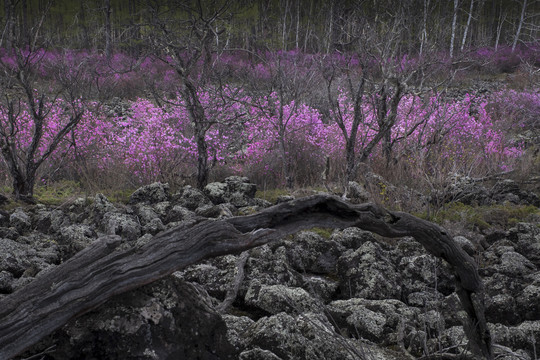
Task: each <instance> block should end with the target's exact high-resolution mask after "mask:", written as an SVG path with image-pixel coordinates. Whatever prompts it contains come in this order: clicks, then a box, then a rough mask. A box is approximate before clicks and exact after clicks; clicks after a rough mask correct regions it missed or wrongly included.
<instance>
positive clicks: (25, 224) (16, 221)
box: [9, 208, 32, 234]
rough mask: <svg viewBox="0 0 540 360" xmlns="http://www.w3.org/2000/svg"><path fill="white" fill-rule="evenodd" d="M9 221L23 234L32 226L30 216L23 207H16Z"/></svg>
mask: <svg viewBox="0 0 540 360" xmlns="http://www.w3.org/2000/svg"><path fill="white" fill-rule="evenodd" d="M9 222H10V224H11V226H13V227H14V228H15V229H17V232H19V233H20V234H23V233H25V232H26V231H29V230H30V229H31V228H32V222H31V220H30V216H29V215H28V214H26V213H25V212H24V210H23V209H22V208H17V209H15V211H14V212H13V213H12V214H11V215H10V216H9Z"/></svg>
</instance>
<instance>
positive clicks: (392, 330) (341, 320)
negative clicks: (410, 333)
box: [327, 298, 420, 345]
mask: <svg viewBox="0 0 540 360" xmlns="http://www.w3.org/2000/svg"><path fill="white" fill-rule="evenodd" d="M327 312H328V314H329V315H330V317H331V318H332V319H333V321H334V323H335V324H336V325H337V326H339V328H340V331H342V332H345V333H348V334H351V335H352V336H361V337H363V338H364V339H368V340H372V341H377V342H378V343H385V344H387V345H388V344H395V343H396V341H397V337H396V336H397V335H398V333H399V332H400V331H403V330H401V329H403V328H409V329H410V328H416V327H417V318H418V316H419V314H420V310H419V309H417V308H414V307H409V306H407V305H405V304H404V303H402V302H401V301H399V300H394V299H387V300H368V299H360V298H352V299H347V300H336V301H333V302H331V303H330V304H328V307H327ZM389 334H394V335H393V336H388V335H389ZM385 339H386V340H385Z"/></svg>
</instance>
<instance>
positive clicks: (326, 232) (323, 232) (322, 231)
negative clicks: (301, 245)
mask: <svg viewBox="0 0 540 360" xmlns="http://www.w3.org/2000/svg"><path fill="white" fill-rule="evenodd" d="M309 231H311V232H314V233H315V234H317V235H319V236H321V237H323V238H325V239H330V236H332V233H333V232H334V229H330V228H321V227H314V228H313V229H309Z"/></svg>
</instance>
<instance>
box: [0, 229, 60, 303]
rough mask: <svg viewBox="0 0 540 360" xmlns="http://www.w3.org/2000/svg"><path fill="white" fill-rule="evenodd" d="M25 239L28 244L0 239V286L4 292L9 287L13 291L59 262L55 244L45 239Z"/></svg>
mask: <svg viewBox="0 0 540 360" xmlns="http://www.w3.org/2000/svg"><path fill="white" fill-rule="evenodd" d="M21 240H25V239H21ZM27 240H28V244H24V243H21V242H17V241H13V240H10V239H0V273H1V274H3V275H2V281H1V282H2V285H1V287H2V288H3V289H4V292H7V291H8V290H10V289H11V290H10V291H15V290H16V289H17V288H19V287H20V286H22V285H25V284H26V283H28V282H30V281H31V280H32V278H34V277H35V276H36V275H37V274H39V273H40V272H41V271H44V270H46V269H48V268H50V267H51V266H53V264H56V263H58V262H59V258H60V253H59V250H58V248H57V246H56V245H55V244H52V243H48V240H46V239H43V240H41V241H37V240H36V239H35V238H28V239H27ZM0 292H2V291H0Z"/></svg>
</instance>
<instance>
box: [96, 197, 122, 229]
mask: <svg viewBox="0 0 540 360" xmlns="http://www.w3.org/2000/svg"><path fill="white" fill-rule="evenodd" d="M114 211H116V207H115V206H114V205H113V203H112V202H110V201H109V199H107V197H106V196H105V195H103V194H96V195H95V196H94V199H93V201H92V205H91V206H90V216H91V217H92V218H93V219H94V221H95V222H96V223H97V224H99V221H100V220H101V219H102V218H103V215H105V214H106V213H108V212H114Z"/></svg>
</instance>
